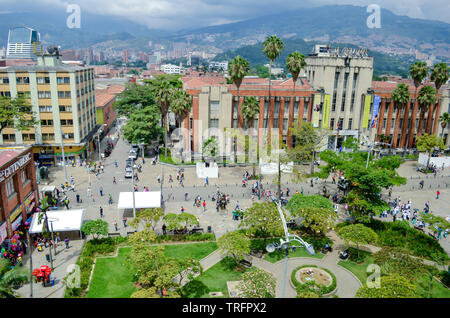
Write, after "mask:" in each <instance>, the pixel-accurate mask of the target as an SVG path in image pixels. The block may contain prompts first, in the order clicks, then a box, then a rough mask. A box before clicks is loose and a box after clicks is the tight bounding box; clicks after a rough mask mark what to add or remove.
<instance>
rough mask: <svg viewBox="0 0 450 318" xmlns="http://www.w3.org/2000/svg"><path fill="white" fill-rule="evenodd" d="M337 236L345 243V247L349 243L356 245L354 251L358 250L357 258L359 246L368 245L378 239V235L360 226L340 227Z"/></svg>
mask: <svg viewBox="0 0 450 318" xmlns="http://www.w3.org/2000/svg"><path fill="white" fill-rule="evenodd" d="M338 235H339V236H340V237H341V238H342V239H343V240H344V241H345V244H346V245H348V244H349V242H352V243H355V244H356V249H357V250H358V258H359V245H361V244H370V243H373V242H375V241H376V240H377V239H378V235H377V233H375V231H374V230H372V229H371V228H368V227H367V226H364V225H362V224H350V225H347V226H344V227H341V228H340V229H339V231H338Z"/></svg>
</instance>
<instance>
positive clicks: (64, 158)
mask: <svg viewBox="0 0 450 318" xmlns="http://www.w3.org/2000/svg"><path fill="white" fill-rule="evenodd" d="M61 152H62V153H61V154H62V165H63V167H64V181H65V182H67V170H66V156H65V155H64V133H63V131H62V129H61Z"/></svg>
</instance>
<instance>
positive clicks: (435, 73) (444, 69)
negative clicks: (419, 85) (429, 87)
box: [430, 62, 449, 92]
mask: <svg viewBox="0 0 450 318" xmlns="http://www.w3.org/2000/svg"><path fill="white" fill-rule="evenodd" d="M448 73H449V67H448V65H447V63H445V62H442V63H438V64H435V65H434V67H433V69H432V70H431V76H430V79H431V80H432V81H433V82H434V85H435V86H436V91H438V92H439V89H440V88H441V86H442V85H444V84H445V83H447V81H448Z"/></svg>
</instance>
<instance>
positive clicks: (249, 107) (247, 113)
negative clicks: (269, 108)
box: [241, 96, 260, 176]
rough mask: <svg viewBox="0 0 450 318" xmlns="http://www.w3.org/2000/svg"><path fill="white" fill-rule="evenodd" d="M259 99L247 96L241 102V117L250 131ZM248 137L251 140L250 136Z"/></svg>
mask: <svg viewBox="0 0 450 318" xmlns="http://www.w3.org/2000/svg"><path fill="white" fill-rule="evenodd" d="M259 111H260V109H259V101H258V100H257V99H256V97H254V96H247V97H246V98H245V100H244V103H243V104H242V109H241V112H242V117H244V120H245V121H246V123H247V127H248V128H249V129H250V131H252V128H253V125H254V123H255V116H256V115H258V114H259ZM256 129H257V131H259V129H258V127H257V128H256ZM246 137H249V138H250V140H249V142H251V136H246ZM258 140H259V134H258ZM253 176H255V162H253Z"/></svg>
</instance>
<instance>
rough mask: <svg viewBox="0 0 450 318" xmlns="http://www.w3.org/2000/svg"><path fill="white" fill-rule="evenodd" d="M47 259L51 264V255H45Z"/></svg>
mask: <svg viewBox="0 0 450 318" xmlns="http://www.w3.org/2000/svg"><path fill="white" fill-rule="evenodd" d="M45 258H46V259H47V262H50V254H45Z"/></svg>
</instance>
